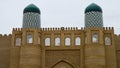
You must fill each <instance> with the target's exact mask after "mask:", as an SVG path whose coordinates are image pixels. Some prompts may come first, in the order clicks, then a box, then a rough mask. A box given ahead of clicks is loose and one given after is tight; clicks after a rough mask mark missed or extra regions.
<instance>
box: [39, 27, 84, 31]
mask: <svg viewBox="0 0 120 68" xmlns="http://www.w3.org/2000/svg"><path fill="white" fill-rule="evenodd" d="M41 30H42V31H55V30H58V31H61V30H62V31H63V30H66V31H69V30H74V31H75V30H84V28H81V29H78V27H61V28H41Z"/></svg>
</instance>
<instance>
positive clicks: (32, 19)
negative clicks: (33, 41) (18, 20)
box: [23, 12, 40, 28]
mask: <svg viewBox="0 0 120 68" xmlns="http://www.w3.org/2000/svg"><path fill="white" fill-rule="evenodd" d="M23 28H40V14H38V13H31V12H29V13H24V16H23Z"/></svg>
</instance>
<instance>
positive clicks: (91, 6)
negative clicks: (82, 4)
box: [85, 3, 102, 13]
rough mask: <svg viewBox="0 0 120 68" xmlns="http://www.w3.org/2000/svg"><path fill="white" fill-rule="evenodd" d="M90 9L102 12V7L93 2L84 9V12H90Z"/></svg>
mask: <svg viewBox="0 0 120 68" xmlns="http://www.w3.org/2000/svg"><path fill="white" fill-rule="evenodd" d="M91 11H95V12H102V9H101V7H100V6H98V5H97V4H95V3H92V4H90V5H89V6H88V7H87V8H86V9H85V13H87V12H91Z"/></svg>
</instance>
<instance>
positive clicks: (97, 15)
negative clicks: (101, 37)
mask: <svg viewBox="0 0 120 68" xmlns="http://www.w3.org/2000/svg"><path fill="white" fill-rule="evenodd" d="M85 27H103V17H102V9H101V7H100V6H98V5H96V4H94V3H92V4H90V5H89V6H88V7H87V8H86V9H85Z"/></svg>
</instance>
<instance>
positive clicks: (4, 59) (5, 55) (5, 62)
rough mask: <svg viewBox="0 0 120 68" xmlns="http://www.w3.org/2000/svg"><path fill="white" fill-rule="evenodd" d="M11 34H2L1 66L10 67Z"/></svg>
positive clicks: (0, 48) (0, 45) (0, 43)
mask: <svg viewBox="0 0 120 68" xmlns="http://www.w3.org/2000/svg"><path fill="white" fill-rule="evenodd" d="M10 46H11V35H0V68H9V62H10Z"/></svg>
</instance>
